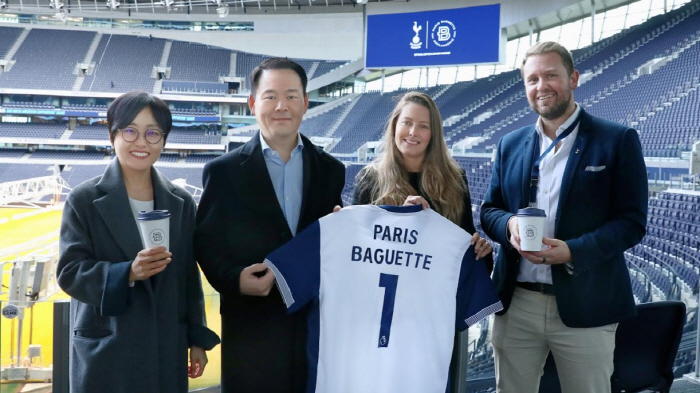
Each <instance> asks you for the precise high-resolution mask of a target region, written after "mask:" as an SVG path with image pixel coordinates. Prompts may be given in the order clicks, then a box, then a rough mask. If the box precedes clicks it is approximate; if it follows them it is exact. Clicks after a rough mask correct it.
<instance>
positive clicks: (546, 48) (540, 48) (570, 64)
mask: <svg viewBox="0 0 700 393" xmlns="http://www.w3.org/2000/svg"><path fill="white" fill-rule="evenodd" d="M546 53H556V54H558V55H559V57H561V62H562V64H563V65H564V68H565V69H566V72H567V73H568V74H569V76H571V75H572V74H573V73H574V58H573V56H571V52H569V50H568V49H566V48H565V47H564V46H563V45H561V44H559V43H556V42H553V41H543V42H538V43H537V44H535V45H533V46H531V47H530V48H529V49H528V50H527V52H525V57H524V58H523V62H522V64H521V65H520V75H522V76H523V77H525V75H523V72H524V70H525V62H527V59H528V58H530V57H532V56H539V55H544V54H546Z"/></svg>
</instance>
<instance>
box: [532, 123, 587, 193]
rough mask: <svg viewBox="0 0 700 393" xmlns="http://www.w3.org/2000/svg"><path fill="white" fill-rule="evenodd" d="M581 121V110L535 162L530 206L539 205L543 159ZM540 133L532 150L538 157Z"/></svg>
mask: <svg viewBox="0 0 700 393" xmlns="http://www.w3.org/2000/svg"><path fill="white" fill-rule="evenodd" d="M580 121H581V112H579V115H578V116H577V117H576V120H574V122H573V123H571V125H570V126H569V127H567V128H566V129H565V130H564V132H562V133H561V134H559V136H558V137H556V139H554V141H552V144H551V145H549V147H548V148H547V149H546V150H545V151H544V153H542V155H540V158H538V159H537V160H535V163H534V164H533V165H532V171H531V172H530V174H531V176H530V207H537V185H538V184H539V182H540V163H541V162H542V159H543V158H544V157H545V156H546V155H547V154H549V152H550V151H551V150H552V149H553V148H554V146H556V145H557V143H559V142H561V140H562V139H564V138H566V137H567V136H569V134H571V133H572V132H573V131H574V128H576V126H577V125H578V123H579V122H580ZM539 139H540V138H539V135H538V136H537V140H536V141H535V148H534V150H533V152H532V158H535V157H537V156H538V155H539V154H540V140H539Z"/></svg>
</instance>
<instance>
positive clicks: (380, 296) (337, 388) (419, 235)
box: [266, 205, 503, 393]
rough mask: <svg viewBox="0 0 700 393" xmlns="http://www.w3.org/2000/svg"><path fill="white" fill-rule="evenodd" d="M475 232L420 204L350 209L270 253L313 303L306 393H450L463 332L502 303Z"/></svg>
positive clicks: (297, 300) (277, 269)
mask: <svg viewBox="0 0 700 393" xmlns="http://www.w3.org/2000/svg"><path fill="white" fill-rule="evenodd" d="M470 242H471V235H469V234H468V233H467V232H465V231H464V230H462V229H461V228H460V227H459V226H457V225H455V224H453V223H452V222H451V221H449V220H447V219H445V218H444V217H442V216H440V215H439V214H438V213H436V212H434V211H433V210H431V209H427V210H422V207H421V206H406V207H388V206H383V207H379V206H372V205H362V206H350V207H347V208H344V209H342V210H341V211H339V212H337V213H332V214H329V215H327V216H325V217H323V218H321V219H320V220H318V221H317V222H315V223H313V224H312V225H311V226H309V227H308V228H307V229H306V230H304V231H303V232H302V233H300V234H298V235H297V236H296V237H295V238H294V239H293V240H292V241H290V242H289V243H287V244H285V245H284V246H282V247H281V248H279V249H277V250H275V251H274V252H273V253H271V254H270V255H269V256H268V257H267V260H266V262H267V264H268V265H269V267H270V269H272V271H273V272H274V273H275V276H276V280H277V286H278V288H279V290H280V292H281V293H282V296H283V298H284V301H285V303H286V305H287V308H288V311H289V312H293V311H296V310H298V309H300V308H302V307H304V306H305V305H306V304H309V303H311V304H312V307H311V309H310V312H309V338H308V340H309V341H308V351H307V353H308V355H309V380H308V385H307V386H308V387H307V391H308V392H323V393H341V392H348V393H358V392H362V393H364V392H372V393H381V392H401V393H408V392H415V393H430V392H435V393H444V392H445V389H446V386H447V383H448V372H449V370H448V369H449V365H450V359H451V355H452V347H453V343H454V336H455V329H459V330H464V329H466V328H467V327H468V326H470V325H473V324H474V323H476V322H478V321H479V320H481V319H482V318H484V317H486V316H488V315H490V314H492V313H495V312H497V311H500V310H501V309H502V308H503V307H502V306H501V302H500V301H499V299H498V296H497V295H496V291H495V290H494V287H493V284H492V282H491V279H490V278H489V276H488V274H487V273H486V269H485V267H484V263H482V262H480V261H476V260H475V254H474V248H473V247H470Z"/></svg>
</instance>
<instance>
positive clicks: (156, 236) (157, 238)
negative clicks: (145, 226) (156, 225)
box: [148, 229, 165, 244]
mask: <svg viewBox="0 0 700 393" xmlns="http://www.w3.org/2000/svg"><path fill="white" fill-rule="evenodd" d="M148 238H149V239H150V240H151V243H153V244H161V243H163V241H164V240H165V234H164V233H163V230H162V229H154V230H152V231H151V233H149V234H148Z"/></svg>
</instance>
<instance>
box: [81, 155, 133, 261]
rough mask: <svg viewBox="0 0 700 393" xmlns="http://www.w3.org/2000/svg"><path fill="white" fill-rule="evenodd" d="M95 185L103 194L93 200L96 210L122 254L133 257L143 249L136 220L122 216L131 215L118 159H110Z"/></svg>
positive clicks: (129, 257)
mask: <svg viewBox="0 0 700 393" xmlns="http://www.w3.org/2000/svg"><path fill="white" fill-rule="evenodd" d="M96 187H97V188H98V189H99V190H100V191H102V192H103V193H104V196H102V197H101V198H98V199H96V200H95V201H94V202H93V203H94V204H95V207H96V208H97V211H98V212H99V213H100V216H102V220H104V222H105V224H107V228H108V229H109V231H110V233H111V234H112V237H114V240H115V242H116V243H117V244H118V245H119V248H120V249H121V250H122V252H123V253H124V256H125V257H126V258H127V259H133V258H134V257H135V256H136V254H137V253H138V252H139V251H141V250H142V249H143V243H142V241H141V235H140V234H139V228H138V226H137V224H136V220H134V219H125V217H124V216H123V214H125V213H127V212H128V214H129V217H131V206H130V205H129V197H128V195H127V193H126V187H125V186H124V181H123V180H122V171H121V167H120V166H119V160H118V159H116V158H115V159H113V160H112V162H111V163H110V164H109V166H108V167H107V169H106V170H105V172H104V174H103V175H102V179H101V180H100V181H99V182H98V183H97V185H96Z"/></svg>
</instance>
